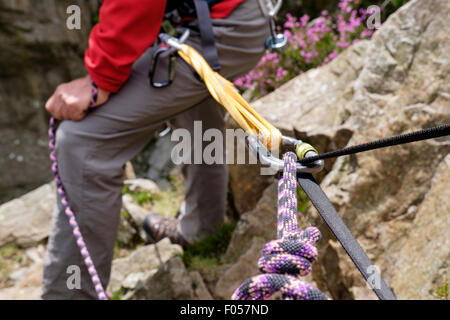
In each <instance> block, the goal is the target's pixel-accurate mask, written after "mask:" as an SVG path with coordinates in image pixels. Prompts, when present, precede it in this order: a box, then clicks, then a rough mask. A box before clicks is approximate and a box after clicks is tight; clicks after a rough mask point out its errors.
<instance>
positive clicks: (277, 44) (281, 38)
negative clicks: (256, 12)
mask: <svg viewBox="0 0 450 320" xmlns="http://www.w3.org/2000/svg"><path fill="white" fill-rule="evenodd" d="M258 1H259V2H260V7H261V8H267V9H268V11H267V13H266V12H265V13H266V14H267V15H268V17H269V27H270V34H271V35H270V37H268V38H267V39H266V48H267V49H269V50H270V51H272V52H274V51H281V50H282V49H283V48H284V47H285V46H286V44H287V37H286V36H285V35H284V34H282V33H278V34H277V33H276V32H275V30H276V24H275V15H276V14H277V13H278V11H279V10H280V8H281V5H282V4H283V0H277V2H276V4H275V5H274V4H273V2H272V0H258ZM263 10H264V9H263Z"/></svg>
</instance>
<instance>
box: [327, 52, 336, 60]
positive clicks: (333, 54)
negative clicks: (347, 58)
mask: <svg viewBox="0 0 450 320" xmlns="http://www.w3.org/2000/svg"><path fill="white" fill-rule="evenodd" d="M337 56H338V52H337V50H333V52H331V53H330V54H329V55H328V58H329V59H330V60H333V59H334V58H336V57H337Z"/></svg>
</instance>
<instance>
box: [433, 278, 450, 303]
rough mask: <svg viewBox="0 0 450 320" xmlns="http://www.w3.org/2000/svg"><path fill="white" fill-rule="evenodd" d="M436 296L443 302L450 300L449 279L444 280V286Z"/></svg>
mask: <svg viewBox="0 0 450 320" xmlns="http://www.w3.org/2000/svg"><path fill="white" fill-rule="evenodd" d="M435 295H436V296H437V297H438V298H439V299H442V300H448V298H449V292H448V281H447V279H445V280H444V285H442V286H441V287H438V288H437V290H436V292H435Z"/></svg>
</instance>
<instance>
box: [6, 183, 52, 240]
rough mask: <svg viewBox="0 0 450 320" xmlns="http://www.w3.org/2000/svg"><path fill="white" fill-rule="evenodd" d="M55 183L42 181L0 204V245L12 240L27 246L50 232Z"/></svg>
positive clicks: (45, 236) (44, 237) (42, 238)
mask: <svg viewBox="0 0 450 320" xmlns="http://www.w3.org/2000/svg"><path fill="white" fill-rule="evenodd" d="M55 201H56V190H55V185H54V184H53V183H52V184H46V185H43V186H41V187H39V188H38V189H36V190H34V191H32V192H30V193H27V194H26V195H24V196H22V197H20V198H18V199H14V200H12V201H9V202H7V203H5V204H3V205H1V206H0V246H2V245H4V244H6V243H9V242H15V243H16V244H17V245H19V246H21V247H29V246H33V245H35V244H36V243H37V242H39V241H42V240H44V239H46V238H47V237H48V235H49V234H50V228H51V220H52V212H53V206H54V204H55Z"/></svg>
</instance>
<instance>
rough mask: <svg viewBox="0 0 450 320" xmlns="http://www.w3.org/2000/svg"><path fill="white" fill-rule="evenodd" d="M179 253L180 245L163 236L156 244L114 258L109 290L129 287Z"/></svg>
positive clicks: (149, 275)
mask: <svg viewBox="0 0 450 320" xmlns="http://www.w3.org/2000/svg"><path fill="white" fill-rule="evenodd" d="M156 247H157V249H158V250H156ZM181 253H183V249H182V248H181V246H179V245H177V244H172V243H170V240H169V239H168V238H164V239H162V240H161V241H159V242H158V243H157V244H156V245H154V244H151V245H147V246H144V247H141V248H139V249H137V250H135V251H133V252H132V253H131V254H130V255H129V256H127V257H125V258H120V259H115V260H114V261H113V264H112V270H111V279H110V283H109V286H108V290H109V292H115V291H117V290H119V289H121V288H129V287H130V286H131V284H132V283H134V282H137V281H138V280H144V279H147V278H149V277H151V276H152V274H153V273H154V272H155V270H156V269H158V267H159V266H160V265H163V264H164V263H165V262H166V261H167V260H169V259H170V258H171V257H173V256H175V255H179V254H181ZM130 275H132V276H130ZM124 282H125V286H124V285H123V283H124Z"/></svg>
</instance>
